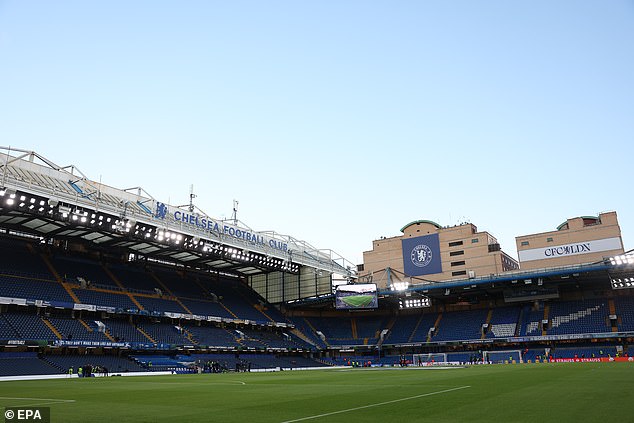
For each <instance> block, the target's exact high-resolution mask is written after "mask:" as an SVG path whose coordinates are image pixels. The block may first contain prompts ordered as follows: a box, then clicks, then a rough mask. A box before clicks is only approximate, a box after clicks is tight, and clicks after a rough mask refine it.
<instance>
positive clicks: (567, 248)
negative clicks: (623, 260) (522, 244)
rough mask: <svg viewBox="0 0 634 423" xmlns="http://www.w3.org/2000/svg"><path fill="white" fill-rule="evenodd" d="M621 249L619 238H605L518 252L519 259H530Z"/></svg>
mask: <svg viewBox="0 0 634 423" xmlns="http://www.w3.org/2000/svg"><path fill="white" fill-rule="evenodd" d="M622 249H623V246H622V244H621V239H620V238H605V239H597V240H594V241H583V242H577V243H574V244H566V245H554V246H552V247H546V248H533V249H530V250H521V251H519V252H518V253H519V258H520V261H532V260H545V259H552V258H560V257H568V256H578V255H581V254H590V253H600V252H604V251H613V250H622Z"/></svg>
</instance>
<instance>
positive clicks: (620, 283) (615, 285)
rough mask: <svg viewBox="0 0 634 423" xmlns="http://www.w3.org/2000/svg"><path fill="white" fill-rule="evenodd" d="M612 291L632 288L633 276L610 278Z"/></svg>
mask: <svg viewBox="0 0 634 423" xmlns="http://www.w3.org/2000/svg"><path fill="white" fill-rule="evenodd" d="M610 284H611V285H612V289H627V288H634V275H631V274H626V275H619V276H618V277H610Z"/></svg>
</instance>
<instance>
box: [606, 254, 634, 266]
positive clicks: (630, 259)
mask: <svg viewBox="0 0 634 423" xmlns="http://www.w3.org/2000/svg"><path fill="white" fill-rule="evenodd" d="M607 261H609V262H610V264H611V265H612V266H625V265H632V264H634V253H625V254H621V255H618V256H614V257H610V258H609V259H608V260H606V262H607Z"/></svg>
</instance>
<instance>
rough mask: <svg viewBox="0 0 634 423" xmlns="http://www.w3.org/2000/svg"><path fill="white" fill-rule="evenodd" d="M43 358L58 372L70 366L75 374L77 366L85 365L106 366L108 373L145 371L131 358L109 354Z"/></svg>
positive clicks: (64, 370) (65, 370)
mask: <svg viewBox="0 0 634 423" xmlns="http://www.w3.org/2000/svg"><path fill="white" fill-rule="evenodd" d="M43 360H44V361H45V362H47V363H49V364H50V365H51V366H54V367H55V368H57V369H58V370H59V372H60V373H68V369H69V368H71V367H72V368H73V373H75V374H76V373H77V369H78V368H79V367H82V366H86V365H92V366H93V367H94V366H100V367H106V368H107V369H108V373H110V374H112V373H127V372H143V371H146V369H144V368H143V367H141V366H139V365H138V364H137V363H135V362H134V361H133V360H130V359H127V358H124V357H114V356H109V355H74V356H73V355H70V356H66V355H47V356H44V357H43Z"/></svg>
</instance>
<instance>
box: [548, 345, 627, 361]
mask: <svg viewBox="0 0 634 423" xmlns="http://www.w3.org/2000/svg"><path fill="white" fill-rule="evenodd" d="M550 354H551V355H552V356H553V357H555V358H575V356H576V357H577V358H582V357H583V358H598V357H608V356H610V357H616V347H615V346H611V345H606V346H592V347H589V346H587V347H570V348H568V347H566V348H561V347H558V348H554V349H553V350H552V351H551V353H550Z"/></svg>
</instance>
